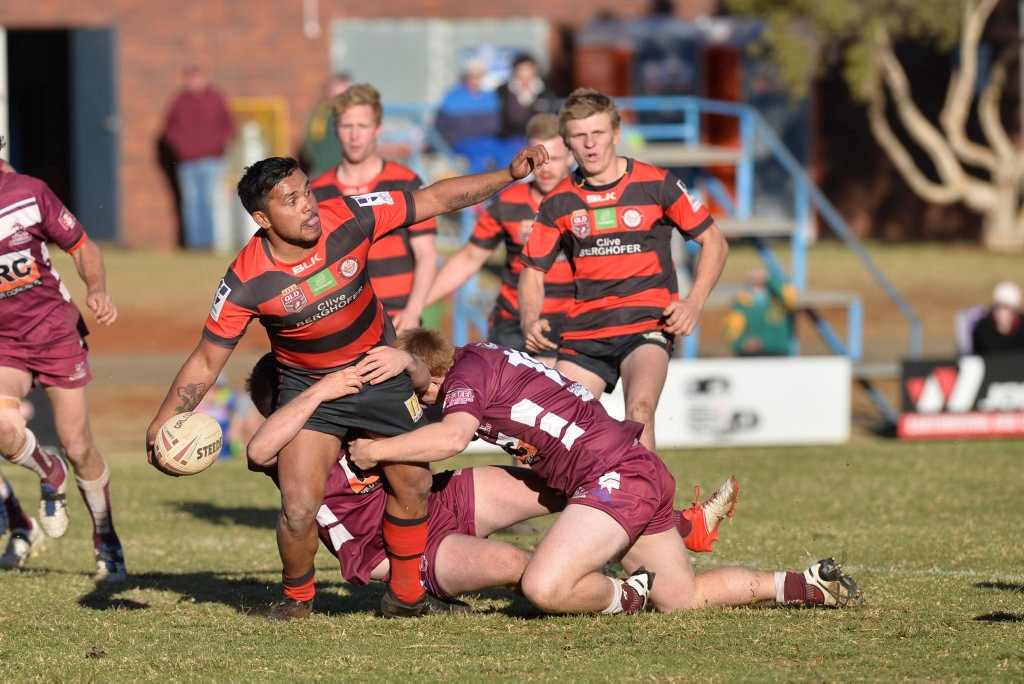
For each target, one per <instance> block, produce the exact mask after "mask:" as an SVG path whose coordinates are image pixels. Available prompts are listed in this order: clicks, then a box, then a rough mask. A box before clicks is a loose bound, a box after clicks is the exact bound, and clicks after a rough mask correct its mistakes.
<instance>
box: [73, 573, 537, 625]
mask: <svg viewBox="0 0 1024 684" xmlns="http://www.w3.org/2000/svg"><path fill="white" fill-rule="evenodd" d="M140 589H141V590H149V591H165V592H173V593H176V594H178V595H179V596H180V597H181V598H180V599H179V600H180V602H182V603H196V604H201V603H219V604H222V605H225V606H228V607H230V608H233V609H234V610H236V611H237V612H239V613H241V614H243V615H249V616H252V617H257V618H262V617H264V616H265V615H266V614H267V611H268V610H269V609H270V608H271V606H272V605H273V604H274V603H276V602H277V601H279V600H281V598H282V594H281V588H280V585H279V584H276V583H269V582H268V581H267V580H266V579H261V578H257V577H252V576H241V577H239V576H237V575H232V574H227V573H218V572H191V573H189V572H186V573H165V572H144V573H138V574H132V575H130V576H129V578H128V581H127V582H124V583H120V584H97V585H96V587H95V588H94V589H93V590H92V591H90V592H89V593H87V594H85V595H84V596H82V597H81V598H80V599H79V600H78V604H79V605H80V606H82V607H83V608H89V609H92V610H148V609H149V607H150V606H149V604H148V603H147V602H146V601H144V600H139V599H137V598H129V597H128V596H125V594H133V593H134V592H136V591H137V590H140ZM383 596H384V585H383V584H381V583H377V582H375V583H373V584H370V585H369V586H366V587H354V586H353V585H351V584H348V583H347V582H344V581H330V580H328V581H323V580H319V579H318V580H317V594H316V599H315V601H314V611H315V612H316V613H318V614H320V615H326V616H328V617H330V616H332V615H347V614H351V613H362V612H368V613H376V612H377V610H378V608H379V606H380V601H381V598H382V597H383ZM469 601H470V603H472V604H474V606H475V607H474V610H475V612H477V613H481V614H494V613H501V614H504V615H507V616H509V617H519V618H533V617H540V616H541V615H542V613H540V611H538V610H537V609H536V608H534V607H533V605H532V604H531V603H530V602H529V601H527V600H526V599H524V598H523V597H521V596H517V595H515V594H512V593H511V592H509V591H506V590H504V589H490V590H487V591H481V592H475V593H473V594H472V595H470V596H469Z"/></svg>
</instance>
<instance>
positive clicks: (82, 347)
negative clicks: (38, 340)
mask: <svg viewBox="0 0 1024 684" xmlns="http://www.w3.org/2000/svg"><path fill="white" fill-rule="evenodd" d="M0 366H2V367H4V368H17V369H19V370H23V371H25V372H26V373H30V374H31V375H32V379H33V380H35V381H36V382H38V383H39V384H40V385H43V386H44V387H60V388H62V389H78V388H79V387H85V386H86V385H87V384H88V383H89V381H90V380H92V373H91V372H90V371H89V346H88V345H87V344H86V343H85V338H84V337H79V338H77V339H71V340H66V341H64V342H57V343H55V344H52V345H49V346H46V347H18V346H9V345H6V344H5V345H4V347H3V348H2V349H0Z"/></svg>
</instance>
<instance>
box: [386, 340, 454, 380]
mask: <svg viewBox="0 0 1024 684" xmlns="http://www.w3.org/2000/svg"><path fill="white" fill-rule="evenodd" d="M395 346H396V347H398V348H399V349H404V350H405V351H407V352H409V353H410V354H415V355H416V356H418V357H420V358H421V359H423V363H425V364H427V368H428V369H429V370H430V374H431V375H432V376H435V377H440V376H442V375H447V374H448V371H449V370H451V367H452V364H454V363H455V345H454V344H452V343H451V342H449V341H448V340H447V339H446V338H445V336H444V335H442V334H441V333H439V332H437V331H436V330H432V329H430V328H410V329H409V330H406V331H405V332H403V333H402V334H401V335H399V336H398V341H397V342H396V343H395Z"/></svg>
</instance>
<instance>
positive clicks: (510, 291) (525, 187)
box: [469, 183, 573, 321]
mask: <svg viewBox="0 0 1024 684" xmlns="http://www.w3.org/2000/svg"><path fill="white" fill-rule="evenodd" d="M539 206H540V202H539V201H537V199H536V198H535V197H534V195H533V193H531V192H530V185H529V184H527V183H516V184H515V185H512V186H511V187H509V188H506V189H505V190H502V191H501V192H500V193H499V194H498V196H497V197H495V198H494V200H492V201H491V203H490V205H488V207H487V209H486V210H484V212H483V213H482V214H480V218H479V219H477V222H476V226H474V227H473V234H472V235H470V237H469V241H470V242H471V243H472V244H474V245H476V246H477V247H480V248H482V249H487V250H495V249H497V248H498V245H500V244H504V245H505V267H504V268H503V269H502V271H501V289H500V290H499V291H498V300H497V302H495V305H494V309H495V311H496V312H497V314H498V315H499V316H501V317H502V318H505V319H506V320H513V321H518V320H519V296H518V293H517V288H518V286H519V274H520V273H522V272H523V262H522V258H521V255H522V252H523V246H524V245H525V244H526V241H527V240H528V239H529V238H530V231H531V230H533V220H534V217H535V216H536V215H537V209H538V207H539ZM572 299H573V283H572V269H571V268H569V261H568V260H567V259H566V258H565V255H564V254H559V255H558V256H557V257H556V258H555V261H554V263H553V264H552V265H551V269H550V270H549V271H548V272H547V273H546V274H545V276H544V305H543V309H542V310H541V315H544V316H562V315H563V314H565V312H567V311H568V310H569V305H571V304H572Z"/></svg>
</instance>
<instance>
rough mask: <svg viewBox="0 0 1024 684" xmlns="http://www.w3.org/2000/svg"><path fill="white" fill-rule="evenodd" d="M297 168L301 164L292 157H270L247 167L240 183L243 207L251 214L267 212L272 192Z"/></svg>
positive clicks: (239, 195)
mask: <svg viewBox="0 0 1024 684" xmlns="http://www.w3.org/2000/svg"><path fill="white" fill-rule="evenodd" d="M297 168H299V162H297V161H295V160H294V159H292V158H291V157H268V158H267V159H263V160H260V161H258V162H256V163H255V164H253V165H252V166H247V167H245V173H243V174H242V178H241V179H240V180H239V181H238V199H240V200H242V206H243V207H245V210H246V211H247V212H249V213H250V214H254V213H256V212H257V211H266V210H267V197H268V196H269V195H270V193H271V191H272V190H273V189H274V188H275V187H276V186H277V184H278V183H280V182H281V181H283V180H284V179H285V178H287V177H288V176H290V175H291V174H292V172H293V171H295V170H296V169H297Z"/></svg>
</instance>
